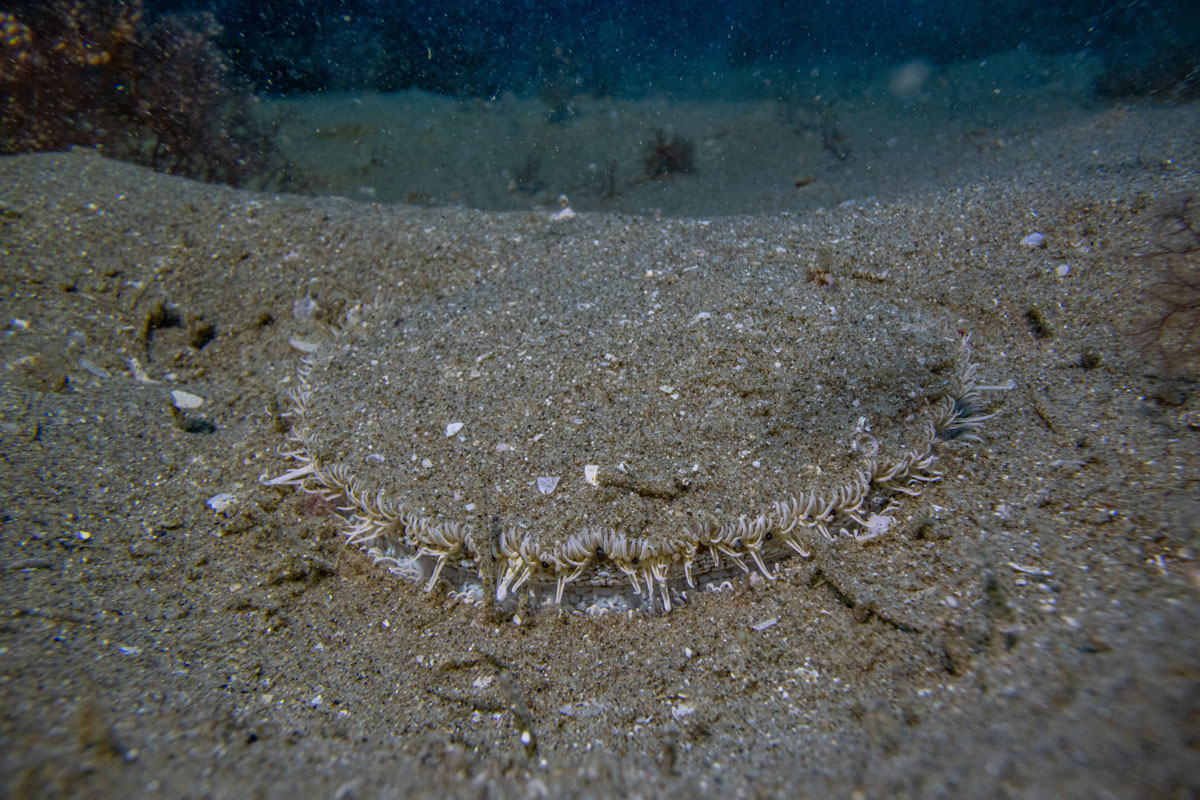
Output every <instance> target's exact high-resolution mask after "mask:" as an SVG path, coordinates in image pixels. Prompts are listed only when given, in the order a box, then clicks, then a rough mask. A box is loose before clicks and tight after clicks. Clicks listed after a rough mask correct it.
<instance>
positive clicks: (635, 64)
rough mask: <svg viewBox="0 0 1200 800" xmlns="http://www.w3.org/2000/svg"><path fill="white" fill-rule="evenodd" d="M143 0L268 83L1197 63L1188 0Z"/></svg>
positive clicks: (1144, 72)
mask: <svg viewBox="0 0 1200 800" xmlns="http://www.w3.org/2000/svg"><path fill="white" fill-rule="evenodd" d="M147 10H148V11H149V12H151V13H161V12H174V11H197V10H205V11H211V12H212V13H213V14H214V15H215V16H216V18H217V21H218V22H219V23H220V24H221V25H222V26H223V27H224V33H223V34H222V37H221V44H222V45H223V47H224V48H225V49H226V51H227V52H228V54H229V55H230V57H231V60H232V62H233V65H234V69H235V70H236V72H237V73H238V74H240V75H242V76H245V77H246V78H248V79H250V80H251V81H252V82H253V84H254V86H255V87H256V88H257V89H258V90H259V91H264V92H273V93H294V92H313V91H323V90H352V89H368V90H378V91H394V90H398V89H407V88H417V89H425V90H429V91H433V92H438V93H443V94H448V95H453V96H469V97H488V96H492V95H495V94H497V93H501V92H504V91H512V92H517V93H531V94H535V93H538V92H546V91H566V90H568V89H569V90H571V91H576V92H586V93H590V94H597V95H610V94H611V95H615V96H620V97H637V96H639V95H641V94H643V93H646V92H661V91H667V92H670V93H672V94H673V95H675V96H690V97H695V96H701V95H706V96H714V95H715V96H722V95H724V96H726V97H727V96H728V95H729V93H730V92H734V93H744V92H746V91H747V88H746V87H749V86H753V82H747V81H742V80H730V76H731V75H735V74H737V73H743V72H746V71H750V72H753V71H763V72H771V73H779V74H781V75H786V74H787V73H788V72H790V71H795V70H807V69H811V68H813V67H814V66H816V65H820V64H822V63H824V62H828V61H829V60H831V59H832V60H839V61H845V60H847V59H851V60H860V61H861V62H863V63H864V64H868V65H869V64H871V63H873V62H880V61H883V62H904V61H907V60H910V59H915V58H919V59H924V60H926V61H929V62H931V63H933V64H935V65H936V64H942V63H947V62H952V61H956V60H963V59H970V58H978V57H982V56H985V55H987V54H989V53H995V52H1003V51H1008V50H1013V49H1016V48H1026V49H1029V50H1032V51H1033V52H1036V53H1067V52H1076V51H1089V52H1092V53H1094V54H1096V55H1098V56H1100V57H1102V58H1103V59H1104V60H1105V62H1106V64H1107V65H1109V69H1110V70H1112V71H1113V72H1114V75H1113V76H1112V77H1113V80H1112V81H1111V83H1112V84H1113V85H1112V86H1109V87H1107V88H1106V87H1103V86H1102V87H1099V89H1100V91H1102V92H1103V91H1108V92H1115V93H1132V94H1137V93H1140V92H1152V91H1155V90H1158V91H1170V89H1171V88H1172V86H1171V85H1172V84H1173V83H1179V82H1180V81H1184V80H1187V75H1188V73H1189V71H1190V70H1192V69H1194V68H1195V67H1196V66H1197V65H1200V9H1198V7H1197V3H1196V1H1195V0H1164V1H1162V2H1140V1H1139V0H1134V1H1133V2H1129V0H1121V1H1120V2H1114V1H1113V0H1076V2H1069V3H1051V2H1045V0H1009V1H1007V2H1006V1H996V0H991V1H989V2H977V3H968V2H962V1H961V0H873V1H871V0H862V1H861V2H836V1H835V0H826V1H825V2H808V3H804V2H787V1H786V0H774V1H773V2H772V1H770V0H767V1H760V2H734V1H733V0H716V1H714V2H704V3H696V2H691V3H688V2H681V1H680V0H665V1H664V0H653V1H650V2H629V1H626V2H602V3H597V2H580V1H579V0H566V1H565V2H545V1H544V0H542V1H535V0H503V1H497V0H475V1H474V2H444V1H443V2H436V1H433V2H430V1H428V0H427V1H426V2H415V1H414V0H399V1H397V0H259V1H258V2H247V0H215V2H208V3H197V2H174V1H172V0H157V1H156V2H148V5H147ZM1192 80H1194V81H1196V82H1197V83H1200V79H1198V78H1196V77H1193V78H1192ZM778 83H779V82H778V81H774V82H772V83H771V84H768V85H766V86H765V87H764V86H763V85H762V84H761V83H760V84H759V85H758V86H757V87H755V88H754V89H753V91H760V92H765V93H768V94H769V93H770V92H771V91H772V90H773V89H774V90H778V89H779V86H778ZM785 83H786V82H785ZM547 84H553V85H552V86H551V87H550V88H549V89H548V88H547ZM560 84H561V85H560ZM1157 84H1162V85H1157ZM1192 91H1193V92H1194V91H1197V89H1196V88H1193V89H1192Z"/></svg>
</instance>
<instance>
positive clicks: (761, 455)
mask: <svg viewBox="0 0 1200 800" xmlns="http://www.w3.org/2000/svg"><path fill="white" fill-rule="evenodd" d="M661 278H662V276H661V275H655V274H653V273H645V274H635V273H633V272H622V271H620V270H617V269H615V268H608V267H602V266H594V267H590V268H581V269H579V270H577V271H575V272H573V273H572V274H570V275H561V276H547V275H546V274H545V273H544V272H540V273H538V274H537V275H536V276H535V275H531V274H527V273H526V272H524V271H523V270H522V269H521V268H519V267H518V266H516V265H514V267H513V268H511V269H509V270H507V271H506V272H505V273H504V275H502V276H500V277H498V278H496V279H495V280H493V281H488V282H482V283H480V284H477V285H473V286H470V287H465V288H462V289H458V290H457V292H458V294H457V295H456V296H450V297H447V296H446V294H445V293H436V294H435V295H434V296H430V297H420V296H417V297H406V298H403V299H395V300H389V299H374V300H371V301H370V302H366V303H363V304H360V305H359V306H356V307H354V308H353V309H352V310H351V312H350V313H348V314H347V315H346V318H345V319H344V320H343V322H342V324H341V325H340V327H339V328H338V329H337V330H336V331H331V332H330V333H329V335H328V336H327V337H326V339H325V341H323V342H321V344H320V346H319V348H317V349H316V351H315V352H311V353H307V354H306V355H305V358H304V360H302V361H301V366H300V368H299V381H298V387H297V388H296V389H295V390H294V391H293V392H292V396H291V401H292V408H291V415H292V423H293V424H292V428H291V431H290V433H289V434H288V444H287V445H286V446H285V447H284V448H282V452H283V454H284V455H285V456H286V457H287V458H288V459H289V461H290V463H289V465H288V468H287V469H286V470H284V471H282V474H280V475H278V476H277V477H275V478H273V479H270V480H269V481H268V483H270V484H272V485H276V486H291V487H295V488H297V489H300V490H302V491H304V492H309V493H313V494H316V495H319V496H320V497H321V498H323V499H325V500H327V501H329V502H330V503H332V504H334V505H335V506H336V507H337V508H338V509H339V510H340V514H341V516H342V518H343V519H344V521H345V526H344V528H343V530H342V534H343V535H344V537H345V539H346V542H347V543H348V544H353V545H356V546H358V547H360V548H362V549H363V550H365V551H366V552H367V553H368V554H370V555H371V557H373V558H374V559H375V560H376V561H377V562H378V563H380V564H381V565H383V566H385V567H387V568H389V569H391V570H392V571H393V572H395V573H397V574H399V575H403V576H406V577H409V578H413V579H419V580H421V581H422V582H423V584H424V586H425V589H426V590H427V591H432V590H433V589H434V587H436V586H438V585H439V584H444V585H446V587H447V589H448V591H450V592H451V593H453V594H454V595H455V596H457V597H460V598H463V599H465V600H468V601H472V602H481V601H484V600H486V601H487V602H494V603H497V604H499V605H501V606H511V605H512V604H514V603H515V602H516V601H517V599H518V598H519V597H521V596H527V597H528V598H529V599H530V600H531V601H532V602H533V603H535V604H553V605H557V606H558V607H560V608H565V609H568V610H573V611H580V612H584V611H587V612H593V613H594V612H597V611H603V610H606V609H637V610H656V611H662V612H667V611H670V610H671V609H672V607H674V606H675V605H677V604H678V603H679V602H680V601H683V600H686V598H687V597H688V594H689V593H690V592H693V591H697V590H701V589H703V588H705V587H715V586H720V585H722V584H723V583H725V582H726V581H728V580H729V579H730V578H731V577H733V576H734V575H737V574H745V573H750V572H756V573H758V574H760V575H761V576H762V577H763V578H765V579H766V580H768V581H773V580H775V579H776V576H777V565H778V564H779V562H781V561H783V560H784V559H787V558H807V557H809V555H810V553H811V552H812V548H813V546H814V545H818V544H820V543H833V544H841V543H845V546H857V545H858V543H861V542H864V541H868V540H880V539H886V537H887V536H888V533H889V530H890V529H892V527H893V523H894V522H895V520H896V518H897V515H898V514H899V513H900V512H901V510H902V509H903V508H904V506H906V505H911V504H915V503H917V502H919V499H918V498H919V496H920V495H921V494H922V491H923V490H924V489H925V487H927V486H928V485H929V484H931V483H934V482H936V481H938V480H940V479H941V477H942V474H941V472H939V471H938V469H937V465H936V462H937V460H938V459H939V458H940V457H946V456H952V455H953V454H954V453H955V452H958V451H961V450H962V449H963V448H964V447H968V446H969V445H970V443H971V441H972V440H977V439H978V438H979V432H980V430H981V428H982V427H983V426H984V425H985V423H986V421H987V420H988V419H990V418H991V417H992V416H993V412H992V411H991V409H990V404H989V402H988V400H987V398H988V397H989V396H990V394H991V392H992V391H993V390H998V389H1004V388H1010V387H1009V385H1004V386H993V385H985V384H984V383H982V382H981V381H980V380H979V377H978V373H979V371H980V369H981V368H980V365H979V363H977V361H976V360H975V359H974V356H973V355H972V348H971V336H970V334H967V333H963V332H961V331H960V330H956V328H957V325H955V324H953V321H952V320H945V319H938V318H936V317H935V316H933V315H931V314H930V313H929V312H928V311H925V310H923V309H920V308H916V307H912V306H911V305H910V304H909V303H907V302H906V301H904V300H903V299H902V298H897V297H896V296H895V294H896V293H895V292H894V291H890V290H889V287H878V286H875V285H870V286H864V287H856V288H855V289H854V290H853V291H852V292H849V293H847V294H845V295H843V296H842V297H841V298H840V299H841V300H842V302H841V304H840V305H838V306H832V305H830V304H829V298H828V297H827V296H824V297H819V296H817V295H816V294H815V293H814V291H813V289H812V288H811V287H810V286H808V285H807V284H806V283H805V282H804V281H798V280H796V279H795V276H794V275H792V274H789V273H788V272H787V271H786V270H784V269H782V268H770V267H763V268H761V269H760V270H758V271H757V272H755V273H754V283H753V285H752V286H747V284H746V281H745V280H744V279H743V278H742V274H741V273H736V272H734V271H730V272H729V273H728V274H724V275H722V274H707V275H700V274H696V273H689V274H681V275H679V276H676V278H677V279H675V280H670V281H666V280H661ZM535 279H536V283H535ZM531 285H537V287H538V290H537V291H531V290H530V286H531ZM663 387H670V391H669V392H668V391H666V390H665V389H664V388H663ZM482 587H489V589H488V590H487V597H485V596H484V590H483V588H482Z"/></svg>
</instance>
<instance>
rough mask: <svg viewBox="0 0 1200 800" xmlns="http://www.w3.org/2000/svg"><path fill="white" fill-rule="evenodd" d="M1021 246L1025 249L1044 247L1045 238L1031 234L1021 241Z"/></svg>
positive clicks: (1038, 234)
mask: <svg viewBox="0 0 1200 800" xmlns="http://www.w3.org/2000/svg"><path fill="white" fill-rule="evenodd" d="M1021 244H1023V245H1025V246H1026V247H1035V248H1036V247H1045V246H1046V237H1045V236H1044V235H1043V234H1040V233H1031V234H1029V235H1028V236H1026V237H1025V238H1024V239H1022V240H1021Z"/></svg>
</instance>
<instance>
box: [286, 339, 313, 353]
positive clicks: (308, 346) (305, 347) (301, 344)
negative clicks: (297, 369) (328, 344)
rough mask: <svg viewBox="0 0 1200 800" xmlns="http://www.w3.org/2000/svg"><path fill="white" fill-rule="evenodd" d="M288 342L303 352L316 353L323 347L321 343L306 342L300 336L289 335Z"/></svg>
mask: <svg viewBox="0 0 1200 800" xmlns="http://www.w3.org/2000/svg"><path fill="white" fill-rule="evenodd" d="M288 344H290V345H291V346H292V348H293V349H295V350H299V351H300V352H301V353H315V352H317V351H318V350H320V349H321V345H319V344H316V343H314V342H306V341H304V340H303V339H301V338H300V337H298V336H290V337H288Z"/></svg>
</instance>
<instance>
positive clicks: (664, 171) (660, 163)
mask: <svg viewBox="0 0 1200 800" xmlns="http://www.w3.org/2000/svg"><path fill="white" fill-rule="evenodd" d="M642 165H643V167H644V168H645V171H644V174H645V176H646V178H647V180H658V179H660V178H671V177H674V176H676V175H686V174H687V173H689V172H694V171H695V169H696V146H695V145H694V144H692V141H691V140H690V139H685V138H684V137H682V136H680V135H679V134H675V135H674V136H672V137H671V138H670V139H668V138H667V137H666V134H664V133H663V132H662V131H661V130H658V131H655V132H654V138H653V139H651V140H650V141H648V142H647V143H646V150H645V155H644V156H643V157H642Z"/></svg>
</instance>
